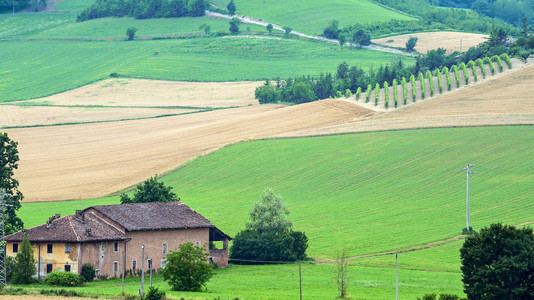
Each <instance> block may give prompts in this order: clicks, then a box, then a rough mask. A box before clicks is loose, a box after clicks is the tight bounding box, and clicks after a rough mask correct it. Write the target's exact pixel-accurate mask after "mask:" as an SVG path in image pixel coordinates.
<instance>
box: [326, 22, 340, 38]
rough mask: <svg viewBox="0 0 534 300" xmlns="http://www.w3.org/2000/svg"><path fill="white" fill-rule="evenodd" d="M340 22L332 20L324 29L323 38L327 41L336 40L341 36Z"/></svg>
mask: <svg viewBox="0 0 534 300" xmlns="http://www.w3.org/2000/svg"><path fill="white" fill-rule="evenodd" d="M339 31H340V30H339V21H338V20H332V21H331V22H330V24H328V26H326V27H325V28H324V29H323V36H324V37H325V38H327V39H332V40H335V39H337V36H338V35H339Z"/></svg>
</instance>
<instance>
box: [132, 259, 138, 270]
mask: <svg viewBox="0 0 534 300" xmlns="http://www.w3.org/2000/svg"><path fill="white" fill-rule="evenodd" d="M132 269H133V270H135V269H137V260H135V259H134V260H132Z"/></svg>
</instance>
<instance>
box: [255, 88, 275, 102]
mask: <svg viewBox="0 0 534 300" xmlns="http://www.w3.org/2000/svg"><path fill="white" fill-rule="evenodd" d="M254 96H255V97H256V99H258V102H260V104H266V103H276V102H278V92H277V91H276V90H275V88H274V87H273V86H271V85H261V86H259V87H257V88H256V90H255V91H254Z"/></svg>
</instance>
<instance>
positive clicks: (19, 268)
mask: <svg viewBox="0 0 534 300" xmlns="http://www.w3.org/2000/svg"><path fill="white" fill-rule="evenodd" d="M36 271H37V268H36V267H35V257H33V247H32V246H31V244H30V240H29V238H28V234H27V233H25V234H24V238H23V240H22V243H21V245H20V249H19V252H18V253H17V256H15V261H14V263H13V270H12V272H13V273H12V280H13V281H12V282H13V283H15V284H31V283H34V282H35V279H34V278H33V275H34V274H35V272H36Z"/></svg>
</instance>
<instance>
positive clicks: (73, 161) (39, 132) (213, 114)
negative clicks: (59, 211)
mask: <svg viewBox="0 0 534 300" xmlns="http://www.w3.org/2000/svg"><path fill="white" fill-rule="evenodd" d="M369 113H371V111H369V110H367V109H365V108H362V107H360V106H358V105H355V104H352V103H348V102H346V101H342V100H323V101H317V102H313V103H307V104H303V105H297V106H282V105H261V106H260V105H253V106H246V107H241V108H234V109H224V110H216V111H209V112H202V113H196V114H189V115H182V116H173V117H165V118H158V119H144V120H132V121H124V122H112V123H95V124H82V125H71V126H53V127H36V128H19V129H8V130H5V131H6V132H7V133H8V134H9V136H10V138H12V139H14V140H15V141H17V142H18V143H19V154H20V162H19V169H18V170H16V173H15V177H16V178H17V179H18V180H19V181H20V189H21V191H22V192H23V193H24V196H25V201H27V202H35V201H57V200H69V199H85V198H93V197H99V196H103V195H107V194H110V193H113V192H116V191H118V190H120V189H123V188H126V187H128V186H132V185H134V184H137V183H138V182H140V181H143V180H145V179H146V178H148V177H150V176H153V175H154V174H156V173H162V172H165V171H169V170H172V169H174V168H176V167H178V166H180V165H181V164H183V163H185V162H186V161H187V160H190V159H192V158H194V157H196V156H197V155H199V154H203V153H209V152H212V151H214V150H216V149H218V148H220V147H223V146H225V145H227V144H230V143H236V142H239V141H243V140H250V139H258V138H264V137H270V136H275V135H279V134H289V133H292V132H296V131H302V130H306V129H316V128H323V127H328V126H332V125H336V124H343V123H347V122H350V121H351V120H353V119H354V118H357V117H361V116H364V115H367V114H369ZM43 174H46V176H43Z"/></svg>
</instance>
